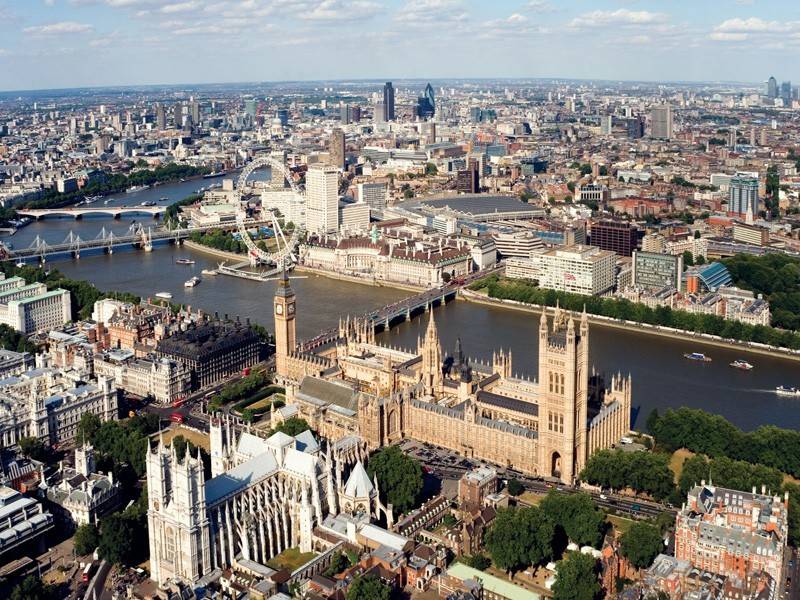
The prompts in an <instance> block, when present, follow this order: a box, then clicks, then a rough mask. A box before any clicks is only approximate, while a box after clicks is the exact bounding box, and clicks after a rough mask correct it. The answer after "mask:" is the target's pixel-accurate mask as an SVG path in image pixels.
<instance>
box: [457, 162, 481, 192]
mask: <svg viewBox="0 0 800 600" xmlns="http://www.w3.org/2000/svg"><path fill="white" fill-rule="evenodd" d="M456 190H457V191H458V193H459V194H477V193H478V192H480V191H481V174H480V162H479V161H478V160H477V159H475V158H470V159H469V163H468V164H467V168H466V169H464V170H461V171H458V173H456Z"/></svg>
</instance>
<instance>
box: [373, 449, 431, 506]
mask: <svg viewBox="0 0 800 600" xmlns="http://www.w3.org/2000/svg"><path fill="white" fill-rule="evenodd" d="M367 473H369V476H370V478H372V477H374V476H375V475H377V476H378V486H379V487H380V492H381V494H382V495H383V496H384V498H385V501H386V502H388V503H390V504H392V506H393V507H394V510H395V511H399V512H400V513H405V512H408V511H409V510H411V509H413V508H415V507H416V506H417V503H418V502H419V498H420V495H421V494H422V486H423V477H422V467H421V466H420V464H419V462H418V461H417V460H416V459H414V458H412V457H410V456H407V455H405V454H403V452H402V450H400V448H398V447H397V446H387V447H386V448H382V449H380V450H378V451H377V452H376V453H375V454H373V455H372V456H371V457H370V459H369V463H368V465H367Z"/></svg>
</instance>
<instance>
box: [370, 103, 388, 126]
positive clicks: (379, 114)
mask: <svg viewBox="0 0 800 600" xmlns="http://www.w3.org/2000/svg"><path fill="white" fill-rule="evenodd" d="M372 114H373V116H372V120H373V121H374V122H375V123H386V104H384V103H383V102H376V103H375V108H374V109H373V113H372Z"/></svg>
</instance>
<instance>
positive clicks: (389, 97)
mask: <svg viewBox="0 0 800 600" xmlns="http://www.w3.org/2000/svg"><path fill="white" fill-rule="evenodd" d="M383 106H384V110H385V113H384V118H385V119H386V120H387V121H394V88H393V87H392V82H391V81H387V82H386V84H385V85H384V86H383Z"/></svg>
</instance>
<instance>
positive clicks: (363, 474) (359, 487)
mask: <svg viewBox="0 0 800 600" xmlns="http://www.w3.org/2000/svg"><path fill="white" fill-rule="evenodd" d="M374 489H375V488H374V486H373V485H372V482H371V481H370V480H369V475H367V471H366V469H364V465H363V464H361V461H358V462H357V463H356V466H355V467H353V471H352V472H351V473H350V477H348V478H347V484H346V485H345V487H344V493H345V495H346V496H349V497H350V498H369V496H370V494H371V493H372V492H373V490H374Z"/></svg>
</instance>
